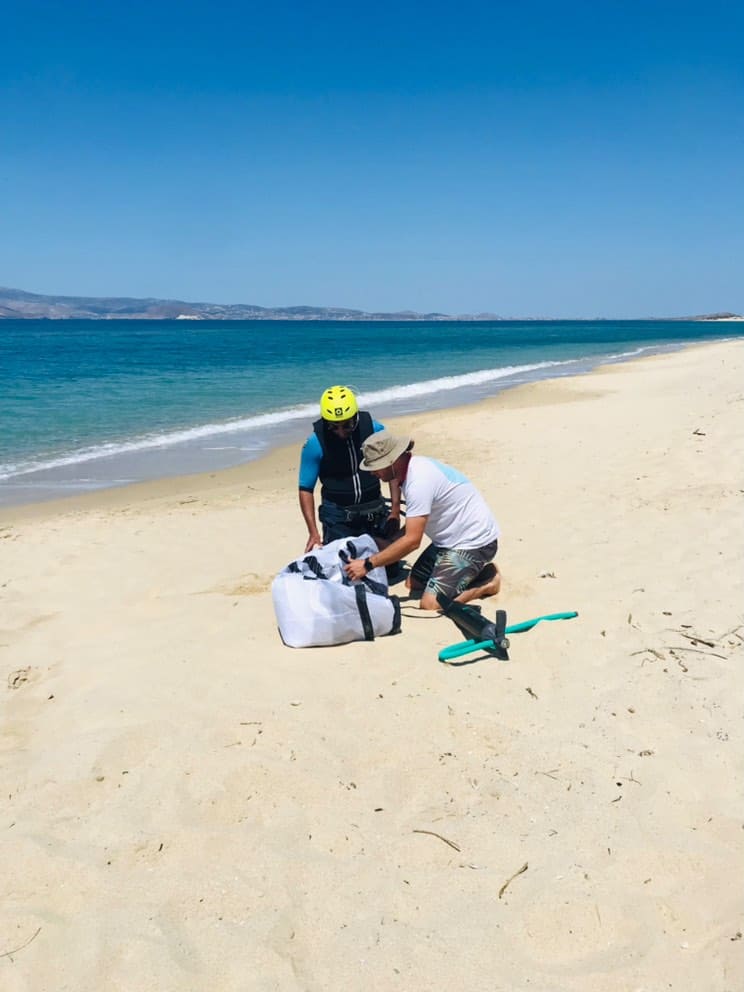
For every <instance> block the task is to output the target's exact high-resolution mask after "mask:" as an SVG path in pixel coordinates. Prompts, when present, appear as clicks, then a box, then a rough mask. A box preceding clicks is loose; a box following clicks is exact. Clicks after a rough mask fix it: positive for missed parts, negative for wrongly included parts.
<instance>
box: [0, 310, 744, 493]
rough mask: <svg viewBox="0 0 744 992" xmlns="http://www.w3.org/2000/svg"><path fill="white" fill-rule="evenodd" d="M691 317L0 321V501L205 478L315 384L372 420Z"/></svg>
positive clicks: (521, 378) (261, 435)
mask: <svg viewBox="0 0 744 992" xmlns="http://www.w3.org/2000/svg"><path fill="white" fill-rule="evenodd" d="M741 336H744V327H743V325H742V324H737V323H725V324H722V323H714V322H700V321H690V322H683V321H596V322H593V321H495V322H480V321H479V322H463V321H454V322H445V321H441V322H440V321H437V322H419V321H415V322H414V321H412V322H402V323H396V322H352V321H348V322H347V321H188V322H187V321H175V320H174V321H145V320H141V321H137V320H131V321H130V320H116V321H103V320H101V321H95V320H93V321H91V320H64V321H62V320H60V321H50V320H39V321H36V320H2V321H0V505H10V504H15V503H24V502H32V501H36V500H42V499H49V498H53V497H57V496H60V495H65V494H70V493H79V492H83V491H87V490H90V489H96V488H102V487H106V486H118V485H124V484H126V483H129V482H134V481H140V480H143V479H152V478H159V477H164V476H170V475H179V474H186V473H190V472H197V471H209V470H215V469H219V468H225V467H228V466H232V465H236V464H239V463H241V462H245V461H249V460H251V459H253V458H256V457H258V456H259V455H260V454H262V453H263V452H265V451H267V450H268V449H269V448H271V447H274V446H276V445H278V444H284V443H290V442H299V441H300V440H301V439H302V438H303V437H304V436H305V434H306V433H307V432H308V430H309V425H310V422H311V421H312V420H313V419H314V417H315V416H316V410H317V402H318V398H319V396H320V393H321V392H322V390H323V389H324V388H325V387H326V386H329V385H332V384H334V383H344V384H347V385H350V386H351V387H352V388H354V389H356V390H357V391H358V393H359V394H360V396H361V400H362V403H363V404H364V405H365V406H368V407H369V408H371V409H372V411H373V412H374V414H375V416H376V417H377V418H378V419H383V420H384V418H385V417H386V416H391V415H397V414H401V413H406V412H411V411H416V410H426V409H432V408H435V407H447V406H453V405H455V404H461V403H467V402H472V401H474V400H478V399H481V398H483V397H485V396H490V395H493V394H494V393H496V392H498V391H500V390H502V389H506V388H509V387H512V386H515V385H518V384H521V383H524V382H529V381H534V380H536V379H542V378H549V377H555V376H566V375H576V374H579V373H582V372H586V371H588V370H590V369H591V368H593V367H595V366H596V365H598V364H601V363H603V362H608V361H610V362H615V361H624V360H627V359H629V358H634V357H637V356H639V355H643V354H651V353H653V352H661V351H666V350H670V349H675V348H680V347H683V346H684V345H686V344H690V343H695V342H704V341H714V340H720V339H723V338H730V337H741Z"/></svg>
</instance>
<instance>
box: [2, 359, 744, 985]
mask: <svg viewBox="0 0 744 992" xmlns="http://www.w3.org/2000/svg"><path fill="white" fill-rule="evenodd" d="M742 383H744V342H741V341H734V342H728V343H723V344H716V345H705V346H703V347H702V348H701V349H698V348H695V350H694V351H691V350H690V349H684V350H681V351H675V352H673V353H670V354H664V355H654V356H650V357H644V358H642V359H639V360H637V361H632V362H625V363H622V364H615V365H610V366H604V367H603V368H601V369H599V370H597V371H595V372H594V373H591V374H589V375H583V376H578V377H576V378H570V379H569V378H561V379H554V380H549V381H548V380H544V381H541V382H538V383H535V384H533V385H530V386H526V387H523V388H520V389H518V390H510V391H508V392H507V393H503V394H501V395H500V396H498V397H495V398H493V399H489V400H486V401H483V402H481V403H478V404H476V405H472V406H467V407H459V408H452V409H449V410H448V411H447V414H446V416H442V415H441V414H439V413H438V412H435V413H427V414H413V415H409V416H406V417H405V418H401V419H400V420H396V421H395V423H394V424H393V423H391V426H392V427H394V428H395V429H398V430H401V431H402V430H405V431H406V432H408V433H409V434H410V435H412V436H413V437H414V438H415V440H416V450H417V452H419V453H421V454H429V455H431V456H433V457H435V458H439V459H441V460H442V461H446V462H449V463H450V464H452V465H454V466H455V467H456V468H458V469H459V470H460V471H462V472H464V473H465V474H466V475H467V476H468V477H469V478H470V479H471V480H472V481H473V483H474V484H475V485H476V486H477V488H478V489H479V490H480V491H481V492H482V493H483V495H484V496H485V497H486V499H487V501H488V503H489V505H490V506H491V508H492V509H493V511H494V513H495V516H496V517H497V519H498V520H499V523H500V524H501V527H502V539H501V541H500V546H499V554H498V558H497V561H498V563H499V566H500V569H501V571H502V576H503V585H502V590H501V593H500V594H499V596H498V597H496V598H495V599H493V600H485V601H483V603H482V606H483V611H484V613H485V614H486V615H487V616H488V617H489V618H491V617H493V615H494V611H495V610H496V609H497V608H498V609H504V610H506V611H507V613H508V622H509V623H514V622H518V621H521V620H526V619H528V618H530V617H536V616H539V615H543V614H549V613H554V612H559V611H567V610H577V611H578V617H577V618H576V619H573V620H570V621H565V622H564V621H560V622H556V623H544V624H539V625H537V627H535V628H534V629H533V630H530V631H528V632H525V633H520V634H515V635H514V636H513V637H512V638H511V646H510V649H509V660H508V661H498V660H496V659H494V658H490V657H488V656H474V657H472V658H469V659H466V660H465V663H460V664H450V665H445V664H440V663H439V662H438V661H437V655H438V652H439V650H440V649H441V648H442V647H444V646H446V645H449V644H452V643H455V642H457V641H459V640H460V639H461V638H460V635H459V632H458V631H457V629H456V628H455V627H454V625H453V624H452V623H451V622H450V621H448V620H447V618H446V617H441V616H435V615H427V614H425V613H422V611H419V610H418V609H416V608H415V604H412V603H411V602H408V601H405V600H404V601H403V602H402V607H403V608H402V615H403V620H402V624H403V627H402V632H401V633H400V634H398V635H396V636H392V637H379V638H377V639H376V640H375V641H372V642H354V643H352V644H347V645H343V646H338V647H329V648H315V649H306V650H292V649H289V648H286V647H284V645H283V644H282V643H281V641H280V639H279V636H278V633H277V630H276V623H275V618H274V612H273V608H272V600H271V583H272V580H273V578H274V576H275V575H276V574H277V572H278V571H279V570H280V569H281V568H282V567H283V566H284V565H285V564H286V563H287V562H288V561H290V560H292V559H293V558H294V557H296V555H297V554H298V553H300V552H301V548H302V547H303V546H304V541H305V527H304V524H303V522H302V519H301V516H300V512H299V508H298V506H297V477H296V472H297V464H296V462H297V456H298V451H297V449H295V448H284V449H281V450H279V451H276V452H274V453H272V454H271V455H269V456H268V457H266V458H265V459H261V460H260V461H257V462H253V463H250V464H248V465H245V466H242V467H241V468H239V469H233V470H228V471H226V472H221V473H214V474H207V475H206V476H205V475H200V476H195V477H191V478H190V479H187V480H184V479H177V480H166V481H164V482H162V483H157V484H155V483H145V484H140V485H138V486H134V487H130V488H128V489H120V490H109V491H107V493H106V494H103V493H96V494H88V495H87V496H86V497H83V498H73V499H68V500H64V501H61V502H60V503H58V504H56V505H55V506H50V504H48V503H42V504H35V505H34V506H33V507H31V508H18V510H17V512H16V513H14V514H13V515H12V518H11V519H7V516H8V515H7V514H4V519H3V521H2V524H0V541H1V542H2V545H1V546H2V550H3V554H2V556H1V557H0V563H1V568H2V574H1V575H0V616H1V617H2V621H1V626H2V630H1V631H0V684H1V685H3V686H4V687H5V688H4V689H3V690H2V692H0V726H1V727H2V734H0V750H1V751H2V756H3V760H2V762H0V791H2V793H3V794H4V796H5V797H7V798H6V799H5V802H4V806H3V810H4V814H5V817H4V820H3V822H2V823H1V824H0V829H2V830H3V836H4V842H5V846H6V859H5V883H6V890H7V897H6V898H5V899H4V900H2V901H1V902H0V931H1V932H2V933H4V934H5V935H6V937H5V943H4V946H5V947H6V948H8V949H9V950H10V949H14V948H18V949H19V950H18V952H17V954H16V953H15V952H14V953H13V958H14V960H13V963H12V965H11V963H10V962H6V964H7V968H6V969H5V971H6V973H7V976H8V977H7V981H8V982H9V986H8V992H22V990H27V989H31V988H33V989H39V990H42V989H50V990H51V989H57V988H70V989H75V990H76V992H100V989H102V988H106V989H109V988H110V989H119V988H121V989H127V990H131V989H145V988H147V989H150V988H159V989H160V988H162V989H166V988H167V989H168V990H169V992H193V990H194V989H196V988H199V989H212V988H214V989H219V990H224V992H237V990H239V989H245V988H246V981H248V982H249V984H250V983H251V982H252V983H253V986H255V987H257V988H258V987H261V988H264V987H265V988H281V989H285V988H286V989H288V990H293V989H298V990H299V989H302V990H307V989H347V988H348V989H356V988H360V987H363V988H365V989H367V988H369V989H391V990H397V989H401V990H402V989H429V988H439V987H453V988H461V987H462V985H463V979H462V976H463V974H467V975H468V979H467V986H468V989H472V990H473V992H487V990H488V992H490V990H491V989H492V988H493V987H494V975H497V976H498V981H497V984H500V985H501V986H503V987H505V988H510V989H520V990H521V989H524V988H525V985H526V981H527V977H529V986H530V987H534V988H536V989H537V988H539V989H560V990H561V992H596V990H597V989H601V990H602V992H627V990H628V989H641V988H647V989H656V988H661V987H664V988H666V987H667V986H671V987H672V988H674V989H688V988H695V989H706V990H708V989H710V990H711V992H713V990H715V992H726V990H729V989H734V988H740V987H742V985H743V984H744V963H743V962H742V952H741V948H742V944H741V940H740V937H739V932H740V931H741V923H740V920H741V914H742V909H743V908H744V907H743V905H742V898H741V894H740V892H739V890H738V888H737V887H736V886H734V885H732V878H733V877H735V875H736V870H735V865H736V864H743V863H744V850H743V846H742V829H741V824H742V822H744V800H743V799H742V795H741V788H740V783H741V780H742V774H743V771H744V769H743V768H742V758H741V755H742V753H743V752H744V732H743V729H742V721H741V701H740V693H739V692H738V691H737V690H738V687H739V685H740V682H741V676H740V673H741V667H742V661H744V618H743V617H742V607H741V603H742V602H744V572H743V570H742V567H741V542H740V539H739V538H740V533H741V509H742V491H743V490H744V480H742V468H741V460H740V459H737V458H732V450H733V451H738V450H739V449H740V444H741V413H742V410H744V386H743V385H742ZM394 592H396V593H401V594H402V593H403V588H402V586H396V587H395V589H394ZM521 866H525V867H524V868H522V867H521ZM507 885H508V888H507ZM318 921H321V922H322V925H319V923H318ZM29 938H30V939H29ZM246 975H249V976H250V977H249V978H248V979H246Z"/></svg>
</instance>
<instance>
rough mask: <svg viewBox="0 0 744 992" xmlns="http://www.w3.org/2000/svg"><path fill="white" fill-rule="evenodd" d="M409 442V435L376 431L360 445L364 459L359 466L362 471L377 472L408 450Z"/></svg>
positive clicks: (388, 466)
mask: <svg viewBox="0 0 744 992" xmlns="http://www.w3.org/2000/svg"><path fill="white" fill-rule="evenodd" d="M410 443H411V439H410V438H409V437H396V436H395V434H391V433H390V431H377V433H376V434H371V435H370V436H369V437H368V438H367V440H366V441H365V442H364V444H363V445H362V455H363V459H364V460H363V461H362V463H361V464H360V466H359V468H361V469H362V470H363V471H364V472H379V471H380V470H381V469H383V468H390V466H391V465H392V464H393V462H394V461H395V460H396V459H397V458H400V456H401V455H402V454H403V452H404V451H407V450H408V446H409V445H410Z"/></svg>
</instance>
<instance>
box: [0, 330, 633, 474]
mask: <svg viewBox="0 0 744 992" xmlns="http://www.w3.org/2000/svg"><path fill="white" fill-rule="evenodd" d="M646 350H648V349H647V348H637V349H634V350H633V351H631V352H623V353H621V354H617V355H606V356H604V357H603V358H602V359H601V361H607V360H612V359H614V358H625V357H632V356H633V355H637V354H640V353H641V352H642V351H646ZM580 361H582V359H581V358H571V359H566V360H562V361H545V362H535V363H532V364H529V365H505V366H502V367H501V368H494V369H482V370H480V371H478V372H466V373H464V374H463V375H453V376H443V377H441V378H438V379H427V380H424V381H422V382H412V383H409V384H407V385H398V386H389V387H387V388H385V389H377V390H373V391H371V392H368V393H359V394H358V399H359V402H360V403H361V404H362V405H364V406H372V405H374V404H378V403H389V402H394V401H396V400H405V399H411V398H413V397H422V396H428V395H430V394H432V393H438V392H442V391H444V390H452V389H463V388H467V387H468V386H479V385H484V384H486V383H488V382H496V381H498V380H499V379H507V378H509V377H510V376H516V375H523V374H524V373H528V372H537V371H539V370H540V369H547V368H555V367H557V366H566V365H575V364H576V363H577V362H580ZM317 412H318V407H317V404H316V403H305V404H302V405H301V406H295V407H290V408H289V409H287V410H275V411H273V412H271V413H261V414H256V415H254V416H251V417H241V418H238V419H236V420H228V421H225V422H224V423H215V424H212V423H210V424H201V425H200V426H198V427H190V428H187V429H186V430H180V431H167V432H164V433H158V434H146V435H143V436H141V437H139V438H134V439H133V440H131V441H122V442H113V441H112V442H109V443H107V444H97V445H93V446H91V447H89V448H79V449H77V450H76V451H71V452H69V453H68V454H65V455H59V456H57V457H54V458H47V459H39V460H29V461H23V462H17V463H14V464H13V463H6V464H0V481H3V480H5V479H11V478H14V477H17V476H19V475H28V474H29V473H31V472H41V471H46V470H49V469H56V468H64V467H65V466H69V465H77V464H82V463H84V462H89V461H93V460H96V459H99V458H111V457H114V456H116V455H122V454H127V453H130V452H139V451H147V450H149V449H153V448H166V447H171V446H174V445H178V444H186V443H188V442H191V441H198V440H199V439H200V438H213V437H216V436H219V435H221V434H232V433H237V432H240V431H249V430H257V429H259V428H266V427H274V426H277V425H279V424H286V423H289V422H291V421H294V420H307V419H309V418H315V416H316V415H317ZM215 450H217V449H215Z"/></svg>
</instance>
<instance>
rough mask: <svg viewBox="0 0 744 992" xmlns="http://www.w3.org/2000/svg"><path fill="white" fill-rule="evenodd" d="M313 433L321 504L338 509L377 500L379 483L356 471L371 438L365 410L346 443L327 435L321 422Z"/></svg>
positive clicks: (329, 432)
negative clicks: (318, 452) (364, 444)
mask: <svg viewBox="0 0 744 992" xmlns="http://www.w3.org/2000/svg"><path fill="white" fill-rule="evenodd" d="M313 430H314V431H315V436H316V437H317V439H318V441H319V442H320V447H321V450H322V452H323V457H322V458H321V460H320V473H319V474H320V485H321V490H320V498H321V500H322V501H323V502H324V503H326V502H327V503H336V504H337V505H338V506H352V505H354V504H355V503H368V502H369V501H370V500H373V499H379V498H380V496H381V495H382V490H381V489H380V482H379V479H377V478H376V477H375V476H374V475H372V473H371V472H362V471H361V470H360V468H359V463H360V462H361V460H362V442H363V441H366V440H367V438H368V437H369V436H370V435H371V434H374V427H373V426H372V417H371V416H370V414H369V413H367V411H366V410H360V411H359V422H358V424H357V425H356V428H355V429H354V431H353V433H352V434H351V436H350V437H349V438H347V439H341V438H340V437H338V435H337V434H335V433H334V432H333V431H329V430H328V428H327V427H326V425H325V421H324V420H322V419H321V420H316V421H315V423H314V424H313Z"/></svg>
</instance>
